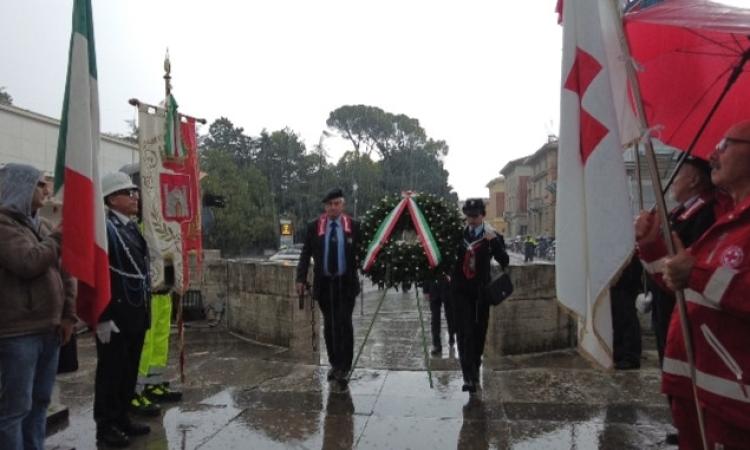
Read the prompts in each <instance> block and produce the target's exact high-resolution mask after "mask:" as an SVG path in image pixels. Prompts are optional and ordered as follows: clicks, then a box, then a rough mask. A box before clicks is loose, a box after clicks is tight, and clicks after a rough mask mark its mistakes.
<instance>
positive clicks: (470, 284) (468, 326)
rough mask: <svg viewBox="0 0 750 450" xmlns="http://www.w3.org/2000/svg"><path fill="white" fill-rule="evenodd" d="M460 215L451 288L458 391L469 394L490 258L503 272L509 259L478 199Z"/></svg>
mask: <svg viewBox="0 0 750 450" xmlns="http://www.w3.org/2000/svg"><path fill="white" fill-rule="evenodd" d="M463 213H464V214H465V215H466V228H464V231H463V240H462V242H461V245H460V247H459V249H458V261H457V264H456V267H455V270H454V271H453V277H452V278H451V283H452V286H451V287H452V291H453V302H454V305H455V313H456V318H455V319H456V324H457V325H458V352H459V354H460V359H461V371H462V372H463V375H464V385H463V388H462V390H463V391H468V392H470V393H471V392H476V390H477V385H478V384H479V368H480V366H481V364H482V353H484V341H485V338H486V336H487V322H488V320H489V317H490V305H489V303H487V302H486V301H484V300H483V296H484V289H485V286H487V284H488V283H489V281H490V258H495V260H496V261H497V262H498V263H500V266H502V268H503V269H505V267H507V266H508V263H509V261H510V258H509V257H508V253H506V251H505V242H504V241H503V236H502V235H500V234H498V233H496V232H495V231H494V230H493V229H492V228H491V227H490V225H489V224H487V223H485V222H484V216H485V207H484V202H483V201H482V199H480V198H474V199H468V200H466V203H464V207H463Z"/></svg>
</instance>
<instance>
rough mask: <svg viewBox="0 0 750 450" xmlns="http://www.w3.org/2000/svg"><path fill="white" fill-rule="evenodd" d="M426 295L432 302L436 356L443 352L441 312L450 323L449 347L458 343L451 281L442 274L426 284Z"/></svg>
mask: <svg viewBox="0 0 750 450" xmlns="http://www.w3.org/2000/svg"><path fill="white" fill-rule="evenodd" d="M423 290H424V294H425V296H426V297H427V300H428V301H429V302H430V325H431V326H432V351H431V353H432V354H433V355H434V356H440V355H441V354H442V352H443V343H442V339H441V336H440V334H441V331H442V326H441V325H442V324H441V321H440V310H441V308H442V310H443V311H445V321H446V322H447V323H448V345H450V346H451V347H453V344H454V343H455V342H456V324H455V320H454V318H453V316H454V312H453V309H454V306H453V301H452V300H451V292H450V281H449V277H448V276H447V275H444V274H441V275H440V276H439V277H438V278H437V279H435V280H428V281H427V282H425V284H424V289H423Z"/></svg>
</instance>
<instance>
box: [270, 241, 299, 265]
mask: <svg viewBox="0 0 750 450" xmlns="http://www.w3.org/2000/svg"><path fill="white" fill-rule="evenodd" d="M301 254H302V245H293V246H291V247H287V248H282V249H281V250H279V251H278V252H276V253H274V254H273V255H271V257H270V258H268V260H269V261H294V262H297V261H299V257H300V255H301Z"/></svg>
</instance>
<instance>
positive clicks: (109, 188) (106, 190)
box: [102, 172, 138, 198]
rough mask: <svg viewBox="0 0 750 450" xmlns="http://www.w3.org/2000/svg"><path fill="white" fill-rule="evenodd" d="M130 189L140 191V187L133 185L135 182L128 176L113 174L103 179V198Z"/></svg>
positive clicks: (120, 173) (119, 173) (118, 173)
mask: <svg viewBox="0 0 750 450" xmlns="http://www.w3.org/2000/svg"><path fill="white" fill-rule="evenodd" d="M128 189H138V186H136V185H134V184H133V181H132V180H131V179H130V177H129V176H128V175H127V174H124V173H122V172H112V173H108V174H106V175H104V176H103V177H102V198H106V197H107V196H108V195H109V194H113V193H115V192H117V191H124V190H128Z"/></svg>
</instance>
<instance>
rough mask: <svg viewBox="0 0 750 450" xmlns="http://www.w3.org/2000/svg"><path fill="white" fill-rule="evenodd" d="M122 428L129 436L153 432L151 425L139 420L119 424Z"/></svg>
mask: <svg viewBox="0 0 750 450" xmlns="http://www.w3.org/2000/svg"><path fill="white" fill-rule="evenodd" d="M119 428H120V430H122V432H123V433H125V434H127V435H128V436H143V435H144V434H149V433H150V432H151V427H150V426H148V425H146V424H143V423H138V422H128V423H126V424H121V425H120V426H119Z"/></svg>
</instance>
